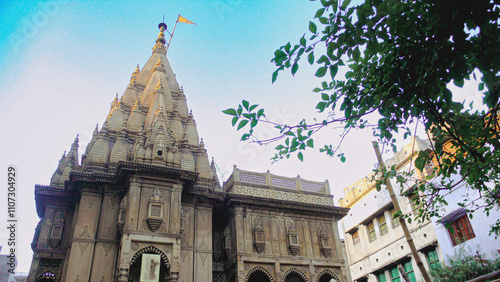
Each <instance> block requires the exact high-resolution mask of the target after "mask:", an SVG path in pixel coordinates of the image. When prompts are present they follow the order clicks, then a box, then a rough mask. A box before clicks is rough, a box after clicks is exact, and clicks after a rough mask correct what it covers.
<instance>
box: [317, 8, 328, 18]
mask: <svg viewBox="0 0 500 282" xmlns="http://www.w3.org/2000/svg"><path fill="white" fill-rule="evenodd" d="M324 12H325V8H321V9H319V10H317V11H316V15H314V17H315V18H319V17H321V16H322V15H323V13H324Z"/></svg>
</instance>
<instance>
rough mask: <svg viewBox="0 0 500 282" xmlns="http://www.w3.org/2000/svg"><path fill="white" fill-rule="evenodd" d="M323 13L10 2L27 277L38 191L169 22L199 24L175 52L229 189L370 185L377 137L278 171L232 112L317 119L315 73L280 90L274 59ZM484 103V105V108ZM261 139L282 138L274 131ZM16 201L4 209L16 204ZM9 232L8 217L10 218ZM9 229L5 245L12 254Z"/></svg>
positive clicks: (271, 4) (211, 5) (8, 90)
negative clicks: (236, 177)
mask: <svg viewBox="0 0 500 282" xmlns="http://www.w3.org/2000/svg"><path fill="white" fill-rule="evenodd" d="M319 5H320V3H319V1H318V2H311V1H306V0H302V1H299V0H293V1H285V0H281V1H229V0H212V1H154V2H149V1H119V2H118V1H116V2H115V1H91V2H90V1H89V2H84V1H79V2H69V1H52V2H43V1H40V2H29V1H5V0H4V1H3V3H2V5H1V6H0V34H2V36H1V38H0V66H1V67H0V108H1V110H0V111H1V113H2V114H1V116H0V132H2V136H3V138H1V139H0V140H1V141H0V144H1V146H0V148H1V158H0V162H1V166H0V167H1V169H2V170H4V172H2V173H0V175H1V176H0V181H1V183H6V180H5V175H6V167H7V166H8V165H11V164H12V165H15V166H16V168H17V170H18V172H19V174H18V179H17V182H18V196H17V197H18V200H19V202H18V218H19V220H20V227H19V228H20V229H19V230H18V244H19V245H20V246H19V248H18V257H19V267H18V271H23V272H27V271H28V270H29V266H30V263H31V256H32V253H31V249H30V246H29V244H30V243H31V240H32V236H33V231H34V228H35V226H36V224H37V222H38V218H37V216H36V212H35V204H34V197H33V190H34V185H35V184H45V185H47V184H48V183H49V181H50V177H51V176H52V173H53V172H54V170H55V168H56V166H57V163H58V160H59V159H60V157H61V155H62V153H63V151H64V150H69V148H70V145H71V143H72V142H73V140H74V138H75V136H76V135H77V134H80V154H81V153H82V152H83V151H84V150H85V147H86V146H87V143H88V141H89V140H90V137H91V134H92V131H93V130H94V128H95V125H96V124H97V123H98V124H99V125H102V123H103V121H104V119H105V117H106V115H107V114H108V111H109V105H110V103H111V102H112V101H113V98H114V97H115V95H116V93H118V95H120V96H121V95H122V94H123V91H124V90H125V88H126V86H127V84H128V83H129V79H130V75H131V74H132V72H133V71H134V69H135V66H136V65H137V64H139V66H140V67H142V66H144V64H145V63H146V61H147V60H148V58H149V56H150V55H151V48H152V47H153V46H154V43H155V40H156V37H157V34H158V28H157V25H158V23H159V22H161V20H162V17H163V14H165V22H166V24H167V25H168V29H169V30H170V31H171V30H172V28H173V25H174V22H175V20H176V18H177V15H178V14H181V15H182V16H184V17H185V18H187V19H189V20H191V21H193V22H195V23H197V25H189V24H178V26H177V29H176V31H175V36H174V38H173V40H172V44H171V46H170V48H169V51H168V56H167V57H168V59H169V61H170V64H171V66H172V69H173V71H174V73H176V75H177V81H178V82H179V84H180V85H183V86H184V90H185V94H186V96H187V99H188V107H189V108H190V109H192V110H193V114H194V117H195V119H196V122H197V126H198V132H199V135H200V136H201V137H203V138H204V141H205V144H206V148H207V150H208V153H209V156H210V157H212V156H214V157H215V160H216V162H217V165H218V167H219V168H220V172H221V177H222V178H221V180H225V179H227V178H228V176H229V175H230V174H231V172H232V167H233V165H235V164H236V165H238V167H240V168H242V169H245V170H254V171H258V172H264V171H266V170H267V169H270V170H271V172H272V173H274V174H279V175H284V176H289V177H295V176H297V175H298V174H300V175H301V177H303V178H305V179H311V180H317V181H324V180H325V179H328V180H329V183H330V187H331V190H332V192H333V194H334V196H335V203H336V204H337V200H338V199H339V198H341V197H342V189H343V188H345V187H347V186H348V185H350V184H352V183H354V182H356V181H357V180H358V179H359V178H361V177H363V176H365V175H366V174H368V173H369V172H370V171H371V169H372V168H373V165H374V163H375V162H376V160H375V155H374V153H373V150H372V148H371V141H372V140H373V139H374V138H373V137H372V134H371V132H370V131H363V132H353V133H352V134H351V136H349V137H348V138H347V139H346V141H345V143H344V148H343V152H345V153H346V155H347V161H346V163H344V164H342V163H340V162H339V161H338V159H331V158H329V157H327V156H323V155H320V154H319V153H316V152H312V151H311V152H308V153H307V154H306V156H305V162H304V163H300V162H298V161H297V160H287V161H282V162H278V163H277V164H271V161H270V160H269V159H270V157H272V156H273V155H274V150H273V149H272V147H274V146H272V147H258V146H257V145H255V144H248V143H241V142H239V138H240V136H241V133H239V132H236V131H235V129H233V128H232V127H231V125H230V118H229V117H228V116H226V115H224V114H222V113H221V111H222V110H224V109H226V108H229V107H235V106H236V105H237V104H238V103H239V102H241V100H242V99H247V100H249V101H250V102H252V103H259V104H260V105H262V106H264V107H265V108H266V112H267V116H268V117H269V118H272V119H274V120H277V121H281V122H285V123H288V124H290V123H293V122H296V121H299V120H300V119H301V118H302V117H308V118H309V120H311V118H312V117H314V116H316V112H315V110H314V107H315V104H316V102H317V100H316V99H317V94H315V93H313V92H312V89H314V88H315V87H316V85H317V84H318V83H319V82H320V81H319V80H318V79H315V78H314V77H313V74H314V69H312V68H311V67H308V64H307V63H306V62H303V63H302V64H301V65H300V69H299V72H298V73H297V74H296V76H295V77H292V76H291V75H290V73H289V72H287V73H281V74H280V75H279V77H278V81H277V82H275V83H274V84H272V83H271V74H272V72H273V71H274V70H275V68H274V66H273V64H271V63H270V60H271V58H272V57H273V53H274V51H275V50H276V49H277V48H279V47H280V46H282V45H284V44H286V43H287V42H289V41H291V42H292V44H293V43H296V42H298V39H299V38H300V37H301V36H302V35H303V34H304V33H305V32H306V31H307V27H308V22H309V20H310V19H312V18H313V16H314V13H315V11H316V10H317V9H318V8H319ZM472 99H475V98H474V97H472ZM339 133H340V132H338V131H333V130H329V131H325V132H322V133H321V134H320V135H319V136H318V137H317V139H316V141H315V144H316V147H317V148H318V147H322V146H323V145H324V144H330V143H333V144H335V143H336V142H337V141H338V140H339ZM257 134H258V135H260V136H262V137H265V136H270V134H271V128H263V129H262V130H261V131H260V132H258V133H257ZM5 197H6V195H5V193H2V194H0V201H2V202H5V201H6V200H5ZM0 221H1V222H2V223H0V226H4V223H5V222H6V221H5V213H4V212H1V213H0ZM5 232H6V229H5V228H1V229H0V245H3V246H4V249H3V250H2V253H6V250H5V245H6V244H5V239H6V236H7V234H6V233H5Z"/></svg>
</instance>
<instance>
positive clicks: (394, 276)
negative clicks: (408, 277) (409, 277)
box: [389, 266, 401, 282]
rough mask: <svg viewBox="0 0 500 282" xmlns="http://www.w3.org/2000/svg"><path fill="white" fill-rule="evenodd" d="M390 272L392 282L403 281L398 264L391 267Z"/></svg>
mask: <svg viewBox="0 0 500 282" xmlns="http://www.w3.org/2000/svg"><path fill="white" fill-rule="evenodd" d="M389 272H390V273H391V281H392V282H401V276H399V270H398V267H397V266H395V267H393V268H391V269H390V270H389Z"/></svg>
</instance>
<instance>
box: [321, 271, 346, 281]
mask: <svg viewBox="0 0 500 282" xmlns="http://www.w3.org/2000/svg"><path fill="white" fill-rule="evenodd" d="M328 277H330V279H329V280H325V279H328ZM331 279H335V281H339V282H340V281H341V280H340V278H339V276H338V275H337V274H335V273H334V272H333V271H331V270H330V269H325V270H323V271H321V272H320V273H319V274H318V279H317V280H316V282H323V281H331Z"/></svg>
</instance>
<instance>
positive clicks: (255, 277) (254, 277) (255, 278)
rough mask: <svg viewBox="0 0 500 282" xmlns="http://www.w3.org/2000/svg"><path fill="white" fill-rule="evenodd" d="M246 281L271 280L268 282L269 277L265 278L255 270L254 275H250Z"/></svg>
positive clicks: (263, 281) (263, 274)
mask: <svg viewBox="0 0 500 282" xmlns="http://www.w3.org/2000/svg"><path fill="white" fill-rule="evenodd" d="M247 281H248V282H271V280H269V277H267V275H266V274H265V273H264V272H262V271H260V270H257V271H255V272H254V273H252V274H251V275H250V277H248V280H247Z"/></svg>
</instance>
